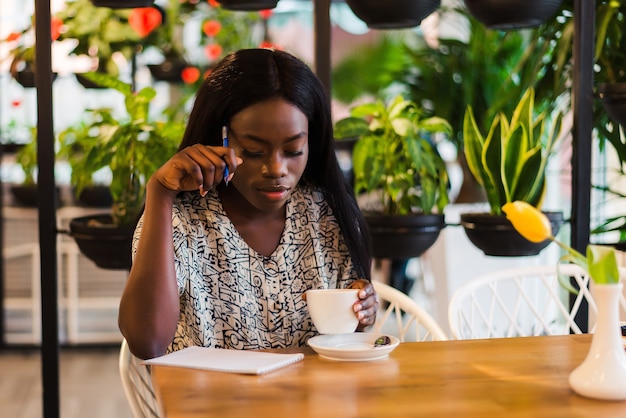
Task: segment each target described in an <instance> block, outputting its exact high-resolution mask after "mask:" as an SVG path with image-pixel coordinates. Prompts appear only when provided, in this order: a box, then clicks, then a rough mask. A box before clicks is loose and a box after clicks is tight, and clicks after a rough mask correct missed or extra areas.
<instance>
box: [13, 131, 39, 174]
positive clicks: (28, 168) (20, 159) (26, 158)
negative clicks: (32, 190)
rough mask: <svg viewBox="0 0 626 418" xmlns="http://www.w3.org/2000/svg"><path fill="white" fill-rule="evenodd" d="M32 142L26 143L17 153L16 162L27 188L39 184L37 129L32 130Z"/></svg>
mask: <svg viewBox="0 0 626 418" xmlns="http://www.w3.org/2000/svg"><path fill="white" fill-rule="evenodd" d="M30 131H31V140H30V141H29V142H27V143H25V144H24V145H23V146H22V147H21V148H20V149H19V150H18V151H17V152H16V153H15V162H16V163H17V165H19V166H20V168H21V169H22V172H23V173H24V181H23V182H22V184H23V185H25V186H31V185H34V184H36V183H37V181H36V175H37V128H36V127H32V128H30Z"/></svg>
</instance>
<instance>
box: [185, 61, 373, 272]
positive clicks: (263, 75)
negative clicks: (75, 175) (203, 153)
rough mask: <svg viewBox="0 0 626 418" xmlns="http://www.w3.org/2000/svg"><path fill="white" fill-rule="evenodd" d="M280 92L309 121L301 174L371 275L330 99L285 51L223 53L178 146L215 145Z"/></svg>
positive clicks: (363, 230) (363, 229)
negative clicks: (320, 194) (246, 112)
mask: <svg viewBox="0 0 626 418" xmlns="http://www.w3.org/2000/svg"><path fill="white" fill-rule="evenodd" d="M273 98H281V99H284V100H286V101H288V102H289V103H292V104H293V105H295V106H297V107H298V108H299V109H300V111H302V113H304V114H305V115H306V116H307V118H308V121H309V159H308V161H307V165H306V168H305V170H304V174H303V175H302V180H303V181H306V182H308V183H310V184H311V185H313V186H318V187H321V188H322V190H323V191H324V193H325V196H326V199H327V201H328V203H329V205H330V207H331V208H332V210H333V213H334V214H335V217H336V218H337V221H338V223H339V226H340V228H341V232H342V234H343V236H344V238H345V239H346V242H347V244H348V248H349V251H350V255H351V256H352V259H353V262H354V264H355V267H356V268H357V273H358V274H359V275H360V277H363V278H367V279H370V276H371V274H370V273H371V272H370V269H371V255H370V243H369V233H368V230H367V224H366V223H365V220H364V218H363V216H362V214H361V211H360V210H359V207H358V205H357V203H356V200H355V198H354V194H353V191H352V188H351V187H350V185H349V184H348V183H347V182H346V181H345V179H344V176H343V174H342V172H341V169H340V168H339V164H338V162H337V157H336V154H335V147H334V138H333V123H332V117H331V110H330V101H329V99H328V96H327V95H326V91H325V89H324V87H323V86H322V83H321V82H320V81H319V79H318V78H317V76H316V75H315V74H314V73H313V72H312V71H311V69H310V68H309V67H308V66H307V65H306V64H305V63H304V62H302V61H301V60H300V59H298V58H296V57H294V56H293V55H291V54H289V53H287V52H284V51H275V50H270V49H243V50H240V51H237V52H234V53H231V54H229V55H228V56H226V57H225V58H224V59H223V60H222V61H220V62H219V63H218V64H217V65H216V67H215V68H214V69H213V71H212V72H211V74H210V75H209V76H208V77H207V79H206V80H205V81H204V83H203V84H202V86H201V87H200V89H199V91H198V94H197V96H196V100H195V103H194V106H193V109H192V111H191V114H190V115H189V123H188V124H187V129H186V131H185V135H184V136H183V140H182V142H181V144H180V149H183V148H186V147H188V146H190V145H193V144H198V143H200V144H205V145H214V146H219V145H221V144H222V142H221V141H222V138H221V127H222V125H224V124H227V123H228V122H229V121H230V118H232V117H233V116H234V115H235V114H237V113H239V112H240V111H242V110H243V109H245V108H247V107H249V106H251V105H254V104H256V103H259V102H262V101H266V100H269V99H273Z"/></svg>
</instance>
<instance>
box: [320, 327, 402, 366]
mask: <svg viewBox="0 0 626 418" xmlns="http://www.w3.org/2000/svg"><path fill="white" fill-rule="evenodd" d="M384 336H387V337H389V339H390V340H391V342H390V343H389V344H387V345H383V346H380V347H374V342H375V341H376V339H378V338H380V337H384ZM308 344H309V346H310V347H311V348H312V349H313V350H315V352H316V353H317V354H319V355H320V357H323V358H326V359H329V360H337V361H372V360H380V359H384V358H386V357H387V356H388V355H389V353H391V352H392V351H393V350H394V349H395V348H396V347H397V346H398V344H400V340H398V339H397V338H396V337H393V336H391V335H384V334H374V333H371V332H354V333H350V334H333V335H330V334H329V335H318V336H316V337H313V338H310V339H309V341H308Z"/></svg>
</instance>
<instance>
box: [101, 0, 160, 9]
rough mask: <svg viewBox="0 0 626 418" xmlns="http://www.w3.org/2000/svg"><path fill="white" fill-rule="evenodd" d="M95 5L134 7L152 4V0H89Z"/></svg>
mask: <svg viewBox="0 0 626 418" xmlns="http://www.w3.org/2000/svg"><path fill="white" fill-rule="evenodd" d="M91 3H92V4H93V5H94V6H96V7H108V8H111V9H134V8H137V7H149V6H152V3H154V0H91Z"/></svg>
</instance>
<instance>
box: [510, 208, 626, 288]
mask: <svg viewBox="0 0 626 418" xmlns="http://www.w3.org/2000/svg"><path fill="white" fill-rule="evenodd" d="M502 211H503V212H504V213H505V214H506V218H507V219H508V220H509V221H511V224H513V228H515V230H516V231H517V232H519V234H520V235H521V236H523V237H524V238H526V239H527V240H528V241H531V242H542V241H545V240H547V239H549V240H552V241H553V242H554V243H556V244H557V245H558V246H559V247H561V248H562V249H563V250H565V251H566V255H564V256H563V257H562V258H561V261H560V262H562V261H569V262H572V263H575V264H578V265H579V266H580V267H582V268H583V269H585V270H586V271H587V272H589V274H590V275H591V278H592V279H593V280H594V282H596V283H597V284H611V283H619V270H618V267H617V259H616V256H615V250H614V249H613V248H610V247H603V246H600V245H592V244H590V245H588V246H587V257H585V256H583V255H582V254H581V253H579V252H578V251H576V250H574V249H573V248H572V247H569V246H567V245H565V244H563V243H562V242H560V241H559V240H557V239H556V238H554V236H552V227H551V226H550V221H549V220H548V217H547V216H546V215H544V214H543V213H542V212H541V211H540V210H539V209H537V208H535V207H534V206H532V205H530V204H529V203H526V202H521V201H515V202H509V203H506V204H504V206H502ZM559 279H562V280H561V283H562V284H563V286H564V287H565V288H566V289H568V290H570V291H571V292H574V293H576V292H577V291H576V290H575V289H573V288H572V287H571V285H569V283H567V281H566V280H565V278H561V277H560V274H559Z"/></svg>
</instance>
